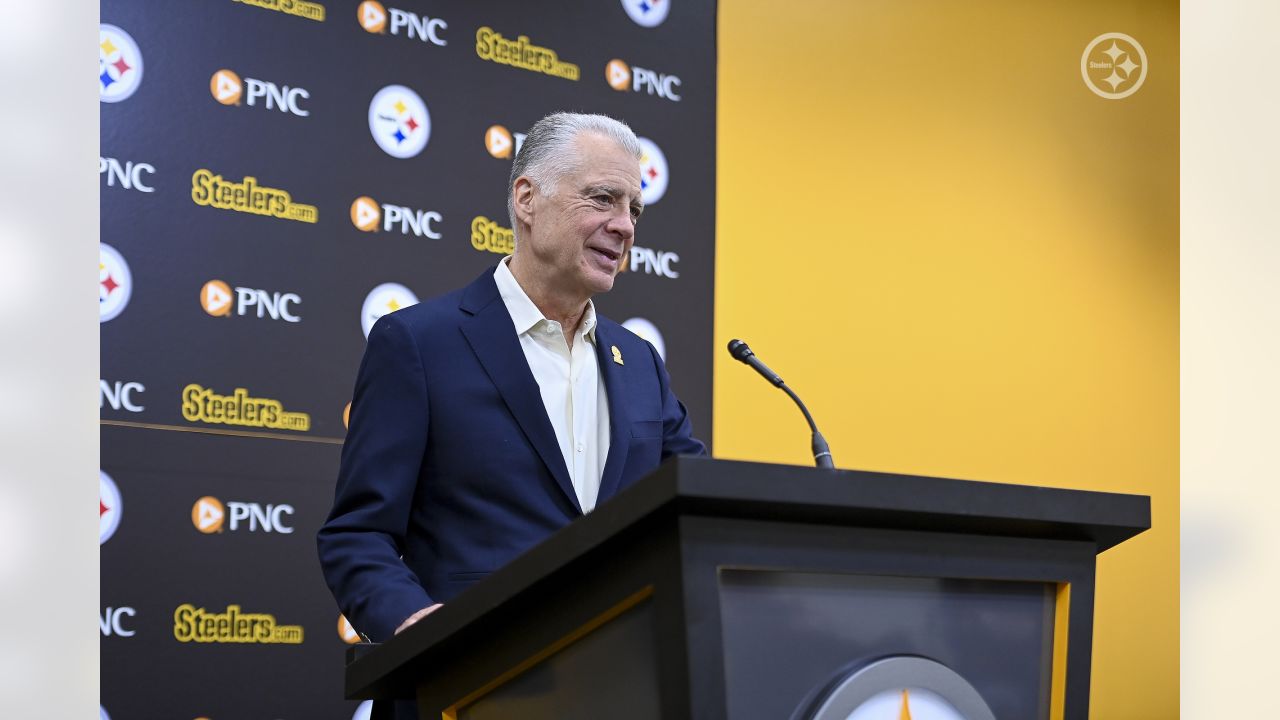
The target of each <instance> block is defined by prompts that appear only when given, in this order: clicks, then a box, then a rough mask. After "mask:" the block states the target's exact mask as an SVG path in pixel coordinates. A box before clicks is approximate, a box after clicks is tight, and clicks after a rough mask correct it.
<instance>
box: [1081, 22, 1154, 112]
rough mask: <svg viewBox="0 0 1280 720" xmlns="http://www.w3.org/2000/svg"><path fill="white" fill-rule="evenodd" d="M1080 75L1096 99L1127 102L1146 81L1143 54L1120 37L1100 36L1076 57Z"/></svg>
mask: <svg viewBox="0 0 1280 720" xmlns="http://www.w3.org/2000/svg"><path fill="white" fill-rule="evenodd" d="M1080 75H1081V76H1082V77H1083V78H1084V84H1085V85H1086V86H1088V88H1089V89H1090V90H1092V91H1093V93H1094V94H1095V95H1097V96H1098V97H1102V98H1106V99H1107V100H1119V99H1121V98H1127V97H1129V96H1130V95H1132V94H1134V93H1136V92H1138V88H1140V87H1142V83H1144V82H1146V80H1147V52H1146V50H1143V49H1142V45H1140V44H1138V41H1137V40H1134V39H1133V38H1132V37H1129V36H1128V35H1125V34H1124V33H1103V34H1102V35H1099V36H1098V37H1096V38H1094V39H1093V41H1092V42H1090V43H1089V45H1088V46H1087V47H1085V49H1084V54H1083V55H1081V56H1080Z"/></svg>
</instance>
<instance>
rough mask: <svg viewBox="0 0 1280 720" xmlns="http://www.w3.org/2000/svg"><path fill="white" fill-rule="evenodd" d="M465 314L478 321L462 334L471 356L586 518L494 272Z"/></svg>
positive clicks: (470, 296) (465, 302) (465, 304)
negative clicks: (473, 356) (482, 368)
mask: <svg viewBox="0 0 1280 720" xmlns="http://www.w3.org/2000/svg"><path fill="white" fill-rule="evenodd" d="M461 308H462V310H463V312H467V313H469V314H471V315H472V316H473V317H472V318H471V319H470V320H468V321H464V322H463V323H462V334H463V335H464V336H466V338H467V342H468V343H469V344H470V345H471V350H472V351H473V352H475V354H476V357H477V358H479V360H480V364H481V366H483V367H484V370H485V372H486V373H487V374H488V375H489V379H490V380H492V381H493V384H494V385H495V386H497V388H498V392H499V393H500V394H501V395H502V399H503V401H504V402H506V404H507V407H508V408H509V409H510V410H511V414H512V415H513V416H515V419H516V422H518V423H519V424H520V428H521V429H522V430H523V431H524V434H525V436H526V437H528V438H529V443H530V444H531V445H533V447H534V449H535V450H537V452H538V455H539V456H540V457H541V458H542V462H543V463H544V464H546V466H547V469H548V470H550V471H551V475H552V476H553V477H554V478H555V480H556V484H557V485H559V486H560V490H561V491H562V492H564V494H565V496H566V498H568V500H569V502H570V503H571V504H572V505H573V508H574V509H575V510H577V511H578V513H579V514H581V513H582V508H581V506H579V505H578V494H577V492H575V491H574V489H573V483H572V482H570V480H569V470H568V468H566V467H565V464H564V456H563V455H562V454H561V453H560V445H559V443H557V442H556V433H555V430H554V429H553V428H552V427H551V420H549V419H548V418H547V409H546V408H545V407H544V406H543V404H542V394H541V393H540V392H539V390H538V382H537V381H536V380H534V379H533V372H532V371H530V370H529V363H528V362H527V361H526V360H525V357H524V350H523V349H522V348H521V347H520V339H519V337H517V336H516V332H515V326H514V325H513V324H512V322H511V315H510V314H509V313H508V312H507V306H506V305H504V304H503V302H502V298H501V296H499V295H498V286H497V284H496V283H495V282H494V280H493V271H492V270H488V271H486V272H485V274H484V275H481V276H480V278H479V279H477V280H476V281H475V282H473V283H472V284H471V285H470V286H469V287H468V288H467V290H466V292H465V293H464V294H463V299H462V304H461Z"/></svg>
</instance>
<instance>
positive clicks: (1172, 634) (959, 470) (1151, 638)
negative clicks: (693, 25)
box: [714, 0, 1178, 720]
mask: <svg viewBox="0 0 1280 720" xmlns="http://www.w3.org/2000/svg"><path fill="white" fill-rule="evenodd" d="M1105 32H1123V33H1127V34H1128V35H1131V36H1133V37H1134V38H1136V39H1137V40H1138V41H1139V42H1140V43H1141V44H1142V45H1143V47H1144V48H1145V50H1146V54H1147V57H1148V66H1149V72H1148V76H1147V78H1146V81H1145V83H1144V85H1143V86H1142V87H1141V88H1140V89H1139V91H1138V92H1136V93H1135V94H1133V95H1132V96H1130V97H1128V98H1125V99H1123V100H1105V99H1103V98H1100V97H1098V96H1096V95H1094V94H1093V93H1092V92H1090V91H1089V90H1088V89H1087V88H1086V86H1085V85H1084V82H1083V80H1082V79H1081V74H1080V56H1081V53H1082V52H1083V51H1084V49H1085V47H1086V46H1087V45H1088V44H1089V42H1090V41H1091V40H1092V39H1093V38H1095V37H1096V36H1098V35H1100V34H1102V33H1105ZM719 82H720V89H719V92H720V98H719V168H718V170H719V188H718V203H719V205H718V218H717V221H718V227H719V229H718V234H719V237H718V240H717V252H718V260H717V272H716V343H717V345H719V346H723V345H724V344H725V343H726V342H728V340H729V339H730V338H733V337H742V338H744V339H746V340H748V341H749V342H750V343H751V345H752V347H753V348H754V349H755V350H756V352H757V353H759V354H760V355H761V356H762V357H763V358H764V359H765V361H766V362H768V363H769V364H770V365H772V366H773V367H774V369H775V370H778V371H779V373H780V374H781V375H782V376H783V377H784V378H785V379H786V380H787V381H788V383H789V384H790V385H791V386H792V387H793V388H795V389H796V390H797V391H798V392H800V393H801V395H802V396H803V397H804V398H806V401H807V402H808V403H809V406H810V408H811V409H812V410H813V412H814V415H815V416H816V418H817V419H818V421H819V423H820V426H821V427H822V428H823V431H824V433H825V434H826V436H827V438H828V440H829V441H830V442H831V446H832V450H833V452H834V454H835V457H836V462H837V464H838V465H839V466H840V467H849V468H864V469H874V470H885V471H893V472H904V473H918V474H927V475H941V476H950V477H960V478H973V479H983V480H993V481H1000V482H1012V483H1034V484H1040V485H1052V486H1060V487H1073V488H1085V489H1096V490H1112V491H1120V492H1132V493H1144V494H1149V495H1151V496H1152V508H1153V524H1154V529H1153V530H1151V531H1149V532H1147V533H1145V534H1144V535H1142V536H1140V537H1138V538H1137V539H1135V540H1132V541H1130V542H1128V543H1126V544H1124V545H1122V546H1120V547H1118V548H1116V549H1114V550H1112V551H1110V552H1108V553H1107V554H1105V555H1103V556H1102V557H1101V558H1100V561H1099V571H1098V608H1097V619H1096V626H1095V635H1094V662H1093V669H1094V675H1093V678H1094V679H1093V698H1092V712H1091V715H1092V717H1094V718H1102V719H1111V718H1115V719H1119V720H1141V719H1144V718H1161V719H1163V718H1174V717H1177V715H1178V692H1177V687H1178V564H1177V563H1178V464H1177V463H1178V114H1177V113H1178V4H1177V2H1176V1H1173V0H1159V1H1155V0H1152V1H1148V2H1138V1H1135V0H1114V1H1108V2H1098V1H1092V2H1078V1H1076V2H1067V1H1066V0H1055V1H1053V2H1049V1H1047V0H971V1H970V2H964V3H960V2H954V1H951V0H843V1H835V0H799V1H798V2H791V3H776V2H762V1H759V0H750V1H748V0H721V4H720V78H719ZM715 378H716V380H715V416H716V427H715V436H714V442H715V450H716V455H717V456H720V457H725V458H735V459H749V460H760V461H771V462H792V463H807V462H809V458H808V434H807V432H806V429H805V427H804V424H803V419H802V418H801V416H800V414H799V412H798V411H797V410H795V409H794V408H793V407H792V406H791V404H790V401H789V400H788V399H787V398H786V397H785V396H784V395H783V394H782V393H780V392H778V391H776V390H774V389H772V388H770V387H769V385H768V384H767V383H765V382H764V381H763V380H762V379H761V378H759V377H757V376H756V375H755V374H754V373H752V372H751V371H750V370H749V369H747V368H746V367H744V366H741V365H738V364H737V363H735V362H734V361H733V360H732V359H730V358H729V357H728V355H727V354H725V353H723V352H718V354H717V356H716V367H715Z"/></svg>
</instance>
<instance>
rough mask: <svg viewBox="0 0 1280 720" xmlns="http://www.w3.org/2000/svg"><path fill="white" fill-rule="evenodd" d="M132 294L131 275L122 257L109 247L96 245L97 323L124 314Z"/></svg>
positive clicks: (102, 244) (100, 244) (101, 244)
mask: <svg viewBox="0 0 1280 720" xmlns="http://www.w3.org/2000/svg"><path fill="white" fill-rule="evenodd" d="M132 294H133V275H132V274H130V272H129V264H128V263H126V262H125V261H124V256H123V255H121V254H120V253H119V252H118V251H117V250H116V249H115V248H113V247H111V246H110V245H108V244H106V243H98V322H99V323H104V322H106V321H108V320H111V319H113V318H115V317H116V316H117V315H119V314H120V313H122V312H124V309H125V306H127V305H128V304H129V296H130V295H132Z"/></svg>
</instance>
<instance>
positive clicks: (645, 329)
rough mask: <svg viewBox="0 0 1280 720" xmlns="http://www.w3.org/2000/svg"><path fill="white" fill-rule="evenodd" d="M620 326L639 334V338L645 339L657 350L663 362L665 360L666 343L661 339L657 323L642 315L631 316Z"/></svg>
mask: <svg viewBox="0 0 1280 720" xmlns="http://www.w3.org/2000/svg"><path fill="white" fill-rule="evenodd" d="M622 327H624V328H626V329H628V330H630V331H631V332H633V333H635V334H636V335H639V336H640V339H641V340H647V341H648V342H649V344H650V345H652V346H653V349H654V350H657V351H658V357H660V358H662V361H663V362H666V361H667V343H666V341H664V340H663V339H662V333H661V332H658V326H657V325H654V324H653V323H651V322H649V321H648V320H646V319H644V318H642V317H633V318H631V319H630V320H625V321H623V323H622Z"/></svg>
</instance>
